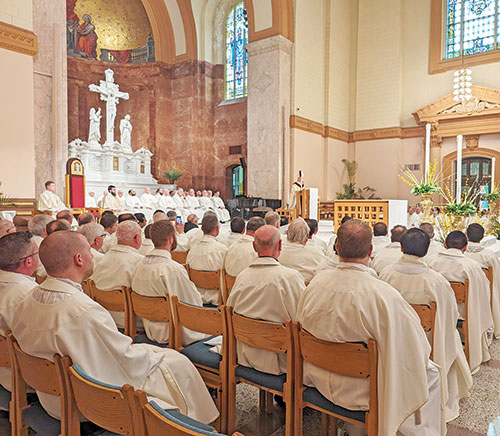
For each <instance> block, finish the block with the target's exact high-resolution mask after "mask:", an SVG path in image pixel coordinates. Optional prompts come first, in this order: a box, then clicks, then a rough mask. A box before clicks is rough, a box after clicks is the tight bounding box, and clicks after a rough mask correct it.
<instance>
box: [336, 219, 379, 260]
mask: <svg viewBox="0 0 500 436" xmlns="http://www.w3.org/2000/svg"><path fill="white" fill-rule="evenodd" d="M335 246H336V247H337V253H338V254H339V257H340V258H341V260H342V261H343V262H361V263H365V264H368V259H369V257H370V254H371V251H372V230H371V229H370V227H369V226H368V224H366V223H364V222H362V221H358V220H349V221H347V222H345V223H344V224H342V225H341V226H340V227H339V230H338V232H337V241H336V243H335Z"/></svg>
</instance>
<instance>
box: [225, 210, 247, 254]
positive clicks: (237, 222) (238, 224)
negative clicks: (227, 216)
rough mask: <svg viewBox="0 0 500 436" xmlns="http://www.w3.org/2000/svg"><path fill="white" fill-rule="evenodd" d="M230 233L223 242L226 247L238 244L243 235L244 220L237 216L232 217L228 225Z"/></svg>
mask: <svg viewBox="0 0 500 436" xmlns="http://www.w3.org/2000/svg"><path fill="white" fill-rule="evenodd" d="M230 228H231V232H230V233H229V235H228V236H227V237H226V239H225V240H224V244H225V245H226V247H228V248H229V247H230V246H231V245H233V244H234V243H235V242H238V241H239V240H240V239H241V238H242V237H243V235H244V234H245V220H244V219H243V218H241V217H239V216H236V217H234V218H233V219H232V220H231V224H230Z"/></svg>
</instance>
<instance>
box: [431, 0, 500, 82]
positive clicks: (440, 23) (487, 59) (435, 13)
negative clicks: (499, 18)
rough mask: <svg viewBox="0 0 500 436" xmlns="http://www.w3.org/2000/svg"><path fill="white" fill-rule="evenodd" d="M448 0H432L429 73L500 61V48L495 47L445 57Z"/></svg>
mask: <svg viewBox="0 0 500 436" xmlns="http://www.w3.org/2000/svg"><path fill="white" fill-rule="evenodd" d="M445 1H446V0H431V32H430V46H429V74H437V73H444V72H445V71H450V70H458V69H460V68H462V66H465V67H472V66H475V65H483V64H489V63H493V62H498V61H500V50H499V49H495V50H492V51H489V52H486V53H476V54H473V55H468V56H463V55H462V56H460V57H458V58H454V59H443V48H444V45H445V41H444V31H443V29H445V28H446V23H445V18H446V13H445V12H446V8H445V6H444V3H445ZM499 12H500V11H499Z"/></svg>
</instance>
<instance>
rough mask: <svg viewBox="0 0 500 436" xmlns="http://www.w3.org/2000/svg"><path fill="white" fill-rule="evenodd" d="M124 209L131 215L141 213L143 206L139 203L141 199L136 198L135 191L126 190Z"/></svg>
mask: <svg viewBox="0 0 500 436" xmlns="http://www.w3.org/2000/svg"><path fill="white" fill-rule="evenodd" d="M125 207H126V208H127V210H128V211H130V212H132V213H135V212H142V209H143V204H142V202H141V199H140V198H139V197H138V196H137V192H136V191H135V189H129V190H128V195H127V198H126V199H125Z"/></svg>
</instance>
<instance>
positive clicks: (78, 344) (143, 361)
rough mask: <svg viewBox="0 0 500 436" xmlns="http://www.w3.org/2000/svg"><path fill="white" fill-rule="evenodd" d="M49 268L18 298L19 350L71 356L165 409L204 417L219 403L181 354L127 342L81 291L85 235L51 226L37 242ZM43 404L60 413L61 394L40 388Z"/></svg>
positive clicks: (87, 268) (88, 261)
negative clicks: (39, 281)
mask: <svg viewBox="0 0 500 436" xmlns="http://www.w3.org/2000/svg"><path fill="white" fill-rule="evenodd" d="M40 258H41V260H42V262H43V263H44V264H45V266H46V269H47V271H48V273H49V275H50V278H49V279H47V280H46V281H45V282H44V283H43V284H42V285H41V286H37V287H35V288H34V289H33V290H32V291H30V293H29V295H28V296H27V297H26V298H25V299H24V300H23V301H22V303H21V304H20V305H19V307H18V310H17V312H16V314H15V316H14V319H13V321H12V332H13V334H14V337H15V338H16V339H17V341H18V343H19V345H20V347H21V348H22V350H23V351H24V352H26V353H28V354H30V355H32V356H36V357H40V358H42V359H49V360H52V359H53V356H54V354H55V353H59V354H61V355H63V356H64V355H67V356H69V357H70V358H71V359H72V361H73V363H74V364H77V365H79V366H80V367H81V368H82V369H83V371H85V373H86V374H88V375H89V376H90V377H93V378H95V379H96V380H99V381H101V382H104V383H108V384H112V385H116V386H123V385H124V384H127V383H128V384H130V385H132V386H133V387H134V388H135V389H142V390H143V391H145V392H146V394H147V395H148V397H150V399H153V400H154V401H157V402H158V404H159V405H160V407H162V408H164V409H177V410H179V411H180V412H181V413H182V414H185V415H187V416H189V417H190V418H193V419H195V420H198V421H201V422H204V423H209V422H212V421H213V420H215V419H216V418H217V416H218V412H217V409H216V407H215V405H214V403H213V400H212V399H211V397H210V394H209V393H208V391H207V389H206V387H205V384H204V382H203V380H202V378H201V376H200V375H199V373H198V371H197V370H196V368H195V367H194V365H193V364H192V363H191V362H190V361H189V359H187V358H186V357H185V356H183V355H182V354H180V353H178V352H177V351H174V350H169V349H167V350H165V349H161V348H158V347H153V346H150V345H145V344H137V345H135V344H132V339H131V338H130V337H128V336H125V335H122V334H121V333H120V332H119V331H118V330H117V329H116V326H115V324H114V322H113V319H112V318H111V316H110V315H109V313H108V311H107V310H105V309H104V308H103V307H102V306H101V305H99V304H98V303H96V302H95V301H93V300H92V299H91V298H89V297H88V296H87V295H85V294H84V293H83V291H82V288H81V285H80V283H81V282H82V281H83V280H85V279H87V278H88V277H89V276H90V275H91V274H92V255H91V253H90V247H89V244H88V243H87V241H86V239H85V238H84V237H83V236H82V235H80V234H78V233H76V232H70V231H61V232H55V233H53V234H51V235H49V236H48V237H47V239H46V240H45V241H44V243H43V244H42V245H41V247H40ZM38 398H39V399H40V402H41V404H42V406H43V407H44V409H45V410H46V411H47V412H48V413H49V414H50V415H52V416H54V417H56V418H59V419H60V417H61V410H60V407H61V401H60V398H59V397H56V396H53V395H48V394H43V393H41V392H38Z"/></svg>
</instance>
